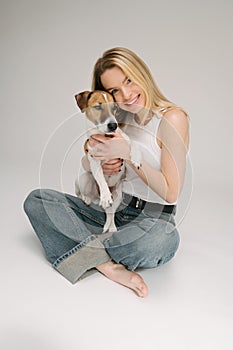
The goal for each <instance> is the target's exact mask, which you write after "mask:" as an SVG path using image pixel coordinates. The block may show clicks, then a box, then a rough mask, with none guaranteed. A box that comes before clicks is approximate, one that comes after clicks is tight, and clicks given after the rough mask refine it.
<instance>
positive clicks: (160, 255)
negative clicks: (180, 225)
mask: <svg viewBox="0 0 233 350" xmlns="http://www.w3.org/2000/svg"><path fill="white" fill-rule="evenodd" d="M178 246H179V233H178V231H177V230H175V229H174V231H173V232H172V233H169V234H166V233H164V234H162V235H161V236H160V237H159V239H158V237H157V239H156V237H154V236H153V235H152V234H147V235H144V236H143V237H141V238H139V239H136V240H135V241H132V242H130V243H128V244H125V245H122V246H117V247H116V246H115V247H113V246H112V247H109V246H108V247H107V250H108V252H109V255H110V256H111V257H112V258H113V260H115V261H116V262H118V263H122V264H123V265H125V266H126V267H127V268H128V269H129V270H135V269H137V268H154V267H157V266H160V265H163V264H165V263H166V262H168V261H169V260H171V259H172V257H173V256H174V255H175V252H176V251H177V249H178Z"/></svg>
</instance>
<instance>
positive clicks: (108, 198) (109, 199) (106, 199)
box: [99, 193, 113, 209]
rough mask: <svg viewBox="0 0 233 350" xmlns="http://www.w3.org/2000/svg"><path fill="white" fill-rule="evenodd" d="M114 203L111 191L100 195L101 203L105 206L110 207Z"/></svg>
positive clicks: (104, 207)
mask: <svg viewBox="0 0 233 350" xmlns="http://www.w3.org/2000/svg"><path fill="white" fill-rule="evenodd" d="M112 203H113V200H112V196H111V193H109V194H106V195H103V196H101V197H100V202H99V205H100V206H101V207H102V208H103V209H106V208H108V207H110V206H111V205H112Z"/></svg>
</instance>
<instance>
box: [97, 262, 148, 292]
mask: <svg viewBox="0 0 233 350" xmlns="http://www.w3.org/2000/svg"><path fill="white" fill-rule="evenodd" d="M96 268H97V270H99V271H100V272H101V273H103V274H104V275H105V276H106V277H108V278H109V279H111V280H112V281H114V282H117V283H120V284H122V285H123V286H126V287H128V288H130V289H132V290H133V291H134V292H136V293H137V295H138V296H139V297H146V296H147V295H148V288H147V285H146V284H145V282H144V281H143V279H142V277H141V276H140V275H139V274H137V273H136V272H134V271H129V270H127V269H126V268H125V267H124V266H123V265H121V264H115V263H114V262H113V261H108V262H107V263H105V264H102V265H99V266H97V267H96Z"/></svg>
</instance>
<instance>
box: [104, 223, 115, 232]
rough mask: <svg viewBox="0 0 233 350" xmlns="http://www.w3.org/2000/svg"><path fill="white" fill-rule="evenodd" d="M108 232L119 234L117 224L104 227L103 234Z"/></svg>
mask: <svg viewBox="0 0 233 350" xmlns="http://www.w3.org/2000/svg"><path fill="white" fill-rule="evenodd" d="M106 232H117V228H116V225H115V224H111V225H110V226H109V225H107V223H106V224H105V225H104V228H103V232H102V233H106Z"/></svg>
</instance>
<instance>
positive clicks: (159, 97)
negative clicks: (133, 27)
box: [92, 47, 186, 115]
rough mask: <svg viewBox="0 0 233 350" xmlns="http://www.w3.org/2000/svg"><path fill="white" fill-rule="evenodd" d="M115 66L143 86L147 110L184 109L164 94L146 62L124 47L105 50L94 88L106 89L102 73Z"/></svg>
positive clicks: (93, 79)
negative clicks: (102, 81) (102, 80)
mask: <svg viewBox="0 0 233 350" xmlns="http://www.w3.org/2000/svg"><path fill="white" fill-rule="evenodd" d="M113 67H118V68H120V69H121V70H122V72H123V73H124V74H125V76H127V77H128V78H130V79H131V80H132V81H133V82H134V83H136V84H137V85H138V86H140V87H141V89H142V90H143V91H144V93H145V96H146V105H145V108H146V109H147V110H151V111H152V112H154V113H156V114H157V115H158V114H159V115H162V114H163V112H165V111H167V110H168V109H174V108H178V109H181V110H183V109H182V108H181V107H179V106H177V105H175V104H174V103H173V102H171V101H169V100H168V99H167V98H166V97H165V96H164V95H163V94H162V92H161V91H160V90H159V88H158V86H157V84H156V82H155V80H154V78H153V76H152V74H151V72H150V70H149V68H148V67H147V65H146V64H145V62H144V61H143V60H142V59H141V58H140V57H138V56H137V55H136V54H135V53H134V52H133V51H131V50H129V49H126V48H123V47H115V48H112V49H109V50H107V51H105V52H104V53H103V55H102V57H100V58H99V59H98V60H97V61H96V63H95V65H94V69H93V76H92V90H105V88H104V86H103V85H102V83H101V75H102V74H103V73H104V72H105V71H106V70H107V69H111V68H113ZM185 114H186V112H185Z"/></svg>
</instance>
